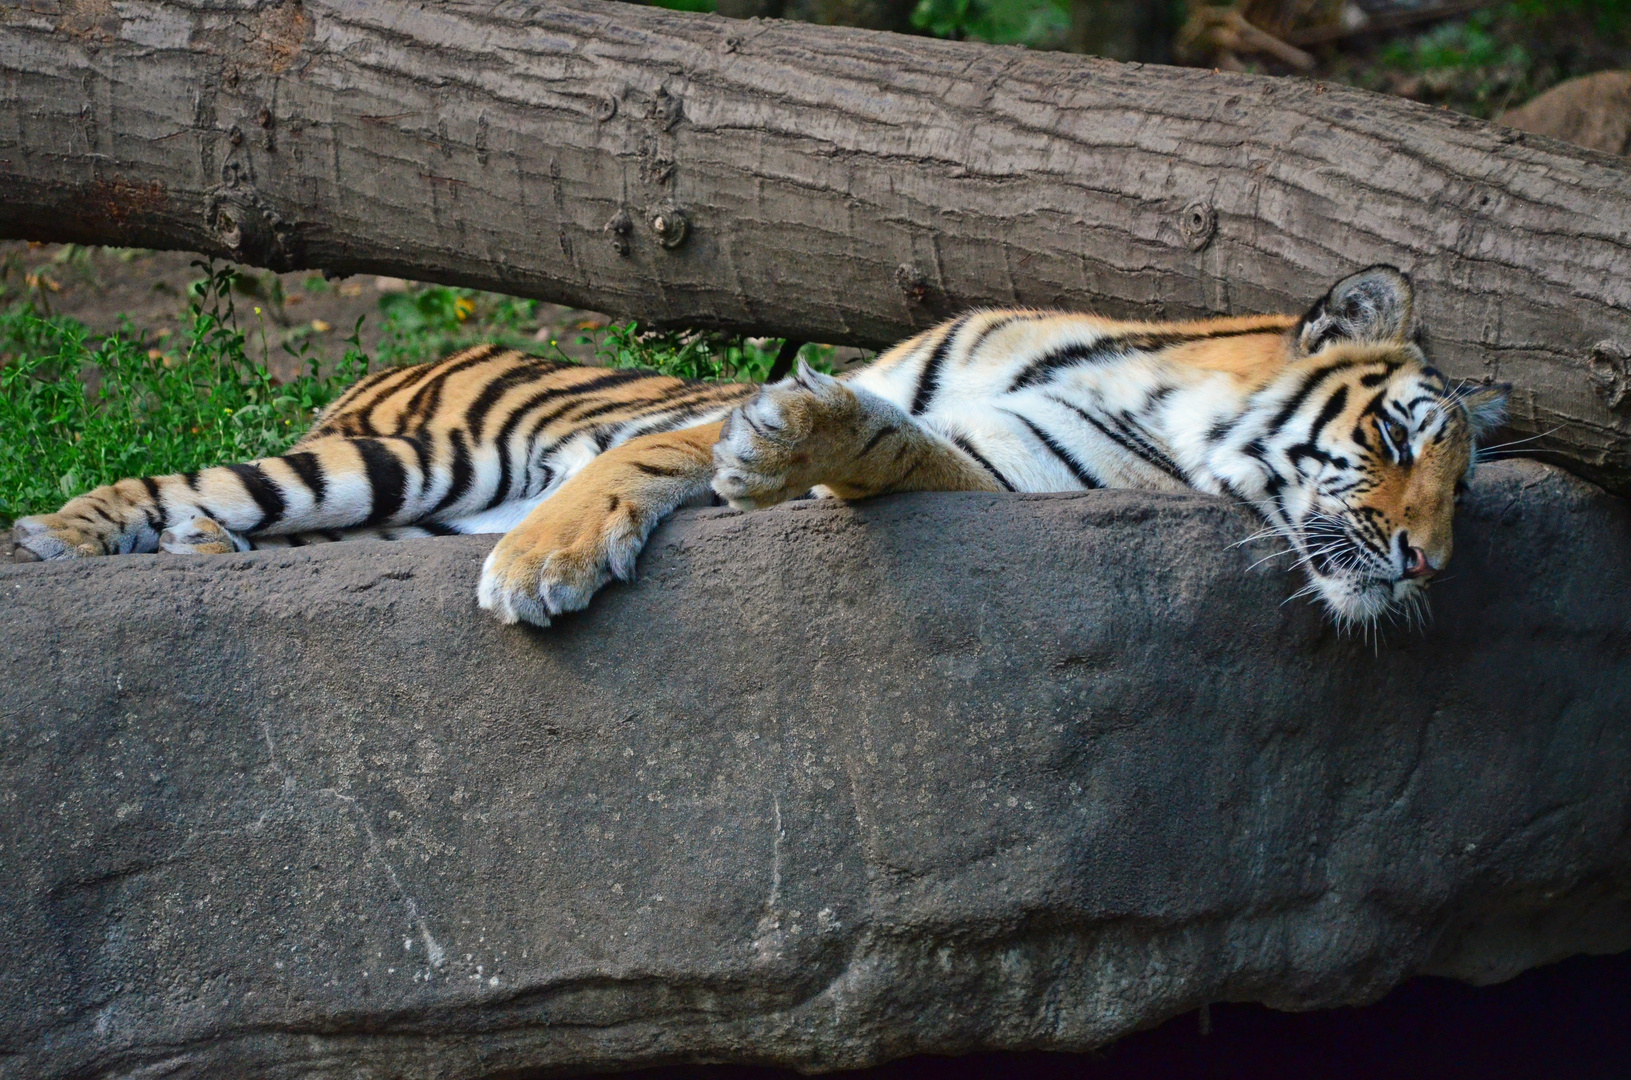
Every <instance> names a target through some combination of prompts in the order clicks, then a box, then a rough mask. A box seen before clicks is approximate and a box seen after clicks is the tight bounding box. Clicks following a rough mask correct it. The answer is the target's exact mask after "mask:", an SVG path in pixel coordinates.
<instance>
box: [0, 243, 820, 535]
mask: <svg viewBox="0 0 1631 1080" xmlns="http://www.w3.org/2000/svg"><path fill="white" fill-rule="evenodd" d="M198 265H199V266H200V268H201V269H202V270H203V271H204V277H203V278H202V279H201V280H200V281H199V282H197V283H195V285H194V286H193V287H192V288H191V289H190V290H189V296H190V303H189V308H188V318H187V320H186V324H185V327H184V329H183V332H182V333H181V334H178V335H174V336H173V337H171V338H170V339H168V340H167V341H166V342H165V344H166V345H167V346H168V348H165V349H159V348H151V347H149V346H148V345H147V344H146V342H147V341H148V340H149V335H147V334H145V333H144V332H143V331H141V330H140V329H139V328H137V327H134V326H130V325H129V324H128V323H127V324H126V326H125V327H124V329H122V330H121V331H120V332H119V333H115V334H111V335H108V336H106V337H101V338H97V337H95V336H94V335H92V333H91V332H90V331H89V330H88V329H87V328H86V327H85V326H84V325H82V324H80V323H78V322H76V321H74V320H73V319H69V318H64V317H61V316H53V315H49V314H46V313H42V312H41V311H39V310H37V309H36V308H35V307H34V306H33V305H32V304H29V303H21V304H16V305H14V306H12V307H11V308H9V309H8V310H5V311H3V312H0V432H3V433H4V435H3V437H0V527H9V526H10V524H11V521H13V520H15V519H16V518H17V517H20V516H22V515H24V514H36V513H43V512H47V511H51V510H55V509H56V508H57V507H59V506H61V505H62V503H63V502H65V501H66V500H68V499H70V498H72V497H73V496H75V495H78V494H81V493H83V492H86V491H89V490H91V489H92V488H94V487H97V486H99V485H101V484H107V483H112V482H113V481H115V480H119V479H122V478H124V477H127V476H150V475H160V474H164V473H173V472H186V471H189V470H192V469H198V468H203V467H206V466H210V465H218V464H222V463H226V462H235V461H248V460H251V459H254V458H259V457H266V456H269V455H272V454H278V453H281V452H282V451H284V450H286V449H287V448H288V447H289V446H291V445H292V444H293V443H294V442H295V441H296V440H297V439H299V438H300V436H301V435H302V434H303V433H304V432H305V430H306V429H307V427H309V426H310V424H311V422H312V419H313V417H314V416H315V415H316V413H317V411H318V410H319V409H321V408H322V407H323V406H324V405H326V404H328V403H329V402H330V401H332V400H334V398H335V397H337V396H338V395H339V393H340V392H341V391H342V390H344V389H345V388H346V387H347V386H349V385H350V384H351V383H353V382H355V381H356V379H357V378H359V377H360V376H361V375H362V374H364V373H365V372H366V371H368V370H370V368H371V367H372V368H376V369H377V368H380V367H385V366H391V365H396V364H406V363H418V362H420V361H423V360H429V359H434V358H436V357H439V356H442V355H445V354H446V353H448V352H450V351H452V350H454V349H456V348H458V347H460V346H462V345H465V344H469V343H470V342H471V341H473V340H483V341H485V340H499V341H501V342H504V343H506V344H523V343H524V346H525V347H531V348H533V349H538V348H540V346H539V345H538V343H535V342H533V341H532V340H531V338H530V336H527V335H524V334H522V333H521V328H522V327H524V326H527V325H528V324H529V323H530V321H531V319H532V315H533V304H534V302H533V301H530V300H519V299H516V298H514V297H501V296H495V295H493V294H490V293H477V292H473V291H471V290H466V289H449V288H443V287H440V286H433V287H430V288H426V289H423V290H420V291H418V292H404V293H395V294H388V295H386V296H385V297H383V298H382V299H381V317H382V318H383V319H384V320H385V335H384V337H383V338H382V339H381V342H380V345H379V348H378V350H377V355H376V356H375V357H372V358H371V357H369V356H368V355H367V354H365V353H364V352H363V350H362V348H361V346H360V345H359V343H358V333H357V331H356V330H353V332H352V336H351V337H350V338H349V339H348V341H349V345H348V348H347V349H346V352H345V354H344V357H343V359H342V360H341V361H340V362H339V364H338V366H337V367H336V368H335V369H334V370H331V371H323V370H321V368H320V366H319V364H318V363H317V361H316V359H315V358H312V357H311V356H310V355H309V349H310V346H309V344H308V343H306V342H304V341H298V340H297V341H295V342H292V343H290V344H287V345H285V346H284V348H285V349H286V350H287V351H288V352H289V353H290V354H292V355H293V356H295V357H297V358H299V359H300V360H301V361H302V364H301V367H302V368H303V370H304V374H302V375H300V376H299V377H298V378H295V379H293V380H291V381H288V382H279V381H278V380H277V379H275V378H273V377H272V376H271V374H270V373H269V372H268V371H267V365H266V363H265V361H266V357H261V358H259V359H256V358H255V357H253V356H251V355H250V354H249V350H248V349H247V348H246V343H245V336H244V333H243V331H242V330H240V329H239V327H238V322H237V319H238V311H237V309H236V306H235V304H234V301H233V297H234V292H235V291H241V290H239V289H238V286H239V283H240V277H241V275H239V274H237V273H236V272H235V271H233V270H231V269H217V268H216V267H214V266H213V265H205V264H203V263H200V264H198ZM359 327H360V323H359ZM549 345H550V346H552V347H554V351H555V352H556V353H557V354H559V353H560V350H559V347H558V343H557V342H550V343H549ZM780 347H781V342H780V341H777V340H774V339H771V340H769V341H762V342H758V343H755V342H753V341H749V340H743V339H740V338H733V337H728V336H724V335H719V334H706V333H695V332H691V333H672V332H670V333H645V332H641V331H640V329H639V327H638V326H636V325H635V324H634V323H626V324H621V325H613V326H611V327H609V328H607V330H606V331H605V333H604V334H603V336H601V337H600V338H599V339H598V341H596V350H597V358H598V360H599V362H600V363H602V364H604V365H606V366H609V367H622V368H648V369H652V370H656V371H660V372H663V373H665V374H669V375H676V376H679V377H682V378H688V379H709V380H721V379H728V380H749V379H751V380H763V379H764V377H765V375H766V374H767V373H768V372H769V370H770V365H771V364H772V363H773V362H774V361H775V358H776V354H777V352H778V350H779V349H780ZM544 351H545V352H548V351H549V349H545V350H544ZM830 352H831V350H830V349H826V348H824V347H822V346H814V345H809V346H805V348H804V353H803V355H804V356H805V358H806V360H808V361H809V362H811V363H812V364H813V365H814V366H815V367H817V368H818V369H821V370H828V371H830V370H831V364H830V362H829V355H830ZM563 358H564V355H563Z"/></svg>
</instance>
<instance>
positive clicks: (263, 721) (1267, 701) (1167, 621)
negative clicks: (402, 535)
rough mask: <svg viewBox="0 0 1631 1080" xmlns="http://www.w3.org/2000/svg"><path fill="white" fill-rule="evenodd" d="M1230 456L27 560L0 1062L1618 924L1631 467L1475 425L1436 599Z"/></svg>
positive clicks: (997, 1027)
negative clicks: (525, 560)
mask: <svg viewBox="0 0 1631 1080" xmlns="http://www.w3.org/2000/svg"><path fill="white" fill-rule="evenodd" d="M1254 528H1255V526H1254V525H1253V523H1252V522H1251V520H1250V519H1249V517H1248V516H1247V515H1246V514H1245V513H1244V512H1243V511H1241V510H1239V509H1238V508H1235V507H1232V506H1229V505H1227V504H1225V503H1221V502H1217V501H1214V500H1210V499H1205V498H1200V497H1170V496H1149V495H1137V494H1132V493H1127V492H1090V493H1085V494H1079V495H1059V496H989V495H972V494H971V495H935V496H913V497H896V498H891V499H885V500H879V501H877V502H874V503H870V504H862V505H858V506H850V507H846V506H841V505H834V504H827V503H816V502H806V503H801V504H795V505H792V506H789V507H784V508H781V509H778V510H772V511H766V512H761V513H755V514H737V513H733V512H730V511H720V510H715V511H694V512H689V513H686V514H682V515H681V516H680V517H679V518H677V519H676V520H675V521H673V522H672V523H670V524H669V525H667V526H665V527H664V529H663V530H662V531H660V532H659V533H658V534H657V535H656V537H655V538H654V541H653V544H652V546H651V548H650V550H649V551H648V553H647V556H646V557H645V558H644V559H643V561H642V563H641V570H642V580H641V581H640V582H639V583H638V584H636V585H634V586H618V587H614V588H612V589H610V590H608V591H607V592H606V593H605V594H604V595H603V596H602V597H601V598H600V599H599V600H598V601H597V602H596V604H595V606H594V607H593V609H592V610H590V611H589V612H587V613H586V614H584V615H582V616H579V617H576V618H573V619H571V620H568V621H566V622H564V623H563V624H561V625H559V626H558V627H556V628H555V629H552V630H549V631H539V632H533V631H527V630H521V629H514V628H504V627H500V626H499V625H497V624H496V623H495V622H494V621H493V620H491V619H489V618H486V617H484V616H483V615H481V614H480V613H479V612H478V611H477V609H476V607H475V601H474V582H475V578H476V573H477V568H478V566H479V563H480V560H481V558H482V556H483V554H484V552H485V551H486V549H487V548H488V546H489V545H490V540H489V539H483V538H468V539H459V540H446V541H419V542H412V543H402V544H395V545H387V544H374V543H355V544H344V545H336V546H333V547H325V548H316V549H303V550H296V551H285V552H266V553H257V554H253V555H242V556H219V557H198V558H193V559H185V560H183V559H176V558H170V557H164V556H134V557H127V558H121V559H106V560H94V561H86V562H81V563H72V564H43V565H33V566H17V567H7V568H3V569H0V595H3V596H4V598H5V607H4V614H3V615H0V639H3V648H0V662H3V664H4V667H3V671H0V674H3V682H0V881H3V883H4V884H3V885H0V1076H4V1077H7V1078H23V1077H28V1078H31V1080H32V1078H45V1077H69V1076H72V1077H93V1076H98V1077H100V1076H108V1077H113V1076H123V1077H137V1076H139V1077H158V1076H164V1077H204V1076H256V1077H297V1076H298V1077H334V1078H339V1077H347V1078H356V1077H380V1078H383V1077H409V1078H427V1080H428V1078H430V1077H437V1078H465V1077H498V1076H506V1077H508V1076H516V1075H523V1074H526V1073H527V1072H529V1071H530V1070H534V1069H544V1070H551V1071H571V1070H573V1069H586V1068H589V1067H594V1068H599V1069H606V1068H612V1067H619V1066H629V1065H635V1064H645V1063H653V1062H662V1061H675V1060H713V1061H723V1060H729V1061H754V1062H768V1063H778V1064H786V1065H794V1066H798V1067H801V1068H805V1069H829V1068H837V1067H840V1066H856V1065H862V1064H866V1063H870V1062H876V1061H879V1060H882V1059H885V1058H888V1057H892V1056H895V1055H902V1054H908V1053H913V1052H918V1051H932V1052H938V1053H956V1052H959V1051H964V1050H970V1049H975V1048H981V1047H1007V1048H1022V1047H1023V1048H1054V1049H1081V1048H1087V1047H1091V1046H1095V1045H1098V1044H1102V1043H1104V1042H1106V1041H1108V1040H1111V1039H1114V1038H1116V1037H1117V1036H1119V1035H1122V1034H1125V1033H1126V1032H1129V1031H1131V1030H1133V1029H1136V1028H1139V1027H1143V1026H1147V1025H1150V1024H1154V1023H1156V1022H1159V1021H1161V1020H1163V1019H1165V1018H1167V1017H1170V1016H1172V1015H1174V1014H1177V1013H1179V1012H1181V1011H1184V1010H1188V1009H1193V1008H1196V1007H1197V1006H1199V1005H1201V1004H1202V1003H1204V1002H1208V1001H1215V1000H1236V1001H1244V1000H1251V1001H1262V1002H1266V1003H1268V1004H1270V1005H1272V1006H1275V1007H1279V1008H1287V1009H1307V1008H1316V1007H1321V1006H1331V1005H1337V1004H1341V1003H1353V1002H1362V1001H1368V1000H1371V999H1374V998H1376V997H1378V996H1380V995H1381V994H1383V993H1384V992H1386V991H1387V990H1388V989H1389V988H1391V987H1392V986H1394V985H1396V984H1397V983H1398V982H1400V981H1401V980H1403V979H1406V978H1408V977H1410V976H1412V975H1414V974H1417V973H1421V972H1434V973H1439V974H1447V975H1453V976H1456V977H1459V978H1463V979H1470V980H1474V981H1493V980H1499V979H1503V978H1506V977H1508V976H1510V975H1512V974H1514V973H1516V972H1518V971H1520V970H1522V969H1524V968H1526V967H1528V966H1532V965H1535V964H1540V963H1545V962H1547V961H1550V960H1553V959H1556V958H1560V957H1562V956H1565V955H1568V954H1571V953H1574V952H1578V951H1597V952H1607V951H1617V950H1622V949H1627V948H1631V603H1628V598H1631V512H1628V509H1627V507H1626V505H1625V504H1623V503H1621V502H1619V501H1617V500H1615V499H1613V498H1611V497H1609V496H1606V495H1604V494H1603V493H1602V492H1601V491H1599V490H1598V489H1596V488H1593V487H1591V486H1590V485H1587V484H1585V483H1583V482H1582V481H1579V480H1576V479H1574V478H1572V477H1569V476H1568V475H1566V474H1563V473H1561V472H1557V471H1554V470H1551V469H1548V468H1545V467H1543V466H1538V465H1534V464H1528V463H1510V464H1503V465H1498V466H1492V467H1489V468H1487V469H1485V470H1484V471H1483V472H1481V474H1480V479H1479V481H1478V482H1477V483H1476V484H1475V486H1474V490H1473V492H1472V494H1471V496H1470V498H1469V505H1468V507H1467V510H1466V512H1465V513H1464V514H1463V517H1462V521H1461V523H1460V526H1459V528H1460V532H1459V537H1458V539H1459V550H1458V552H1457V554H1456V557H1455V562H1454V564H1453V567H1452V571H1451V573H1450V575H1449V579H1448V580H1445V581H1443V582H1442V583H1440V584H1439V585H1438V586H1436V587H1435V588H1434V590H1433V601H1434V603H1433V609H1434V614H1435V618H1434V621H1433V622H1432V623H1431V625H1429V626H1428V627H1427V629H1426V630H1425V631H1414V630H1410V629H1406V628H1403V627H1397V628H1393V629H1390V630H1388V631H1387V632H1386V633H1385V634H1384V635H1383V637H1382V640H1381V641H1380V643H1379V644H1378V643H1377V642H1375V641H1374V640H1373V641H1368V642H1367V641H1364V640H1359V639H1356V638H1354V637H1352V636H1349V637H1344V636H1343V635H1341V634H1339V633H1337V632H1336V631H1334V630H1333V629H1332V628H1331V627H1330V626H1328V625H1327V624H1326V623H1325V622H1324V621H1323V620H1322V618H1321V616H1320V614H1319V612H1318V611H1316V610H1315V609H1313V608H1311V607H1309V606H1307V602H1306V601H1304V600H1300V599H1299V600H1293V601H1291V602H1289V603H1284V604H1282V601H1284V600H1285V599H1286V598H1287V597H1288V596H1289V595H1290V594H1291V593H1292V592H1294V591H1296V589H1297V588H1298V587H1299V585H1300V582H1299V580H1298V579H1297V578H1296V577H1295V576H1294V575H1293V574H1291V573H1289V572H1287V571H1285V570H1284V569H1280V568H1277V567H1278V566H1279V565H1280V564H1283V563H1285V562H1288V561H1289V560H1287V559H1283V558H1282V559H1270V560H1269V561H1268V562H1266V563H1263V564H1261V565H1257V566H1255V567H1254V566H1253V564H1254V563H1256V562H1257V561H1258V560H1260V559H1262V558H1263V557H1264V556H1266V555H1268V554H1269V553H1270V552H1272V551H1273V550H1274V545H1272V544H1270V543H1268V542H1258V543H1254V544H1249V545H1246V546H1244V547H1238V548H1231V547H1230V544H1231V543H1232V542H1234V541H1235V540H1237V539H1239V538H1240V537H1242V536H1244V535H1246V534H1247V533H1249V532H1251V531H1253V530H1254Z"/></svg>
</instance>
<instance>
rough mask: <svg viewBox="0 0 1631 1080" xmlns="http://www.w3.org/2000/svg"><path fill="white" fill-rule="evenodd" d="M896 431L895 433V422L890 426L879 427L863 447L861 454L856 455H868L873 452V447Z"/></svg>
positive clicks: (860, 456)
mask: <svg viewBox="0 0 1631 1080" xmlns="http://www.w3.org/2000/svg"><path fill="white" fill-rule="evenodd" d="M894 433H895V426H894V425H893V424H890V425H888V426H885V427H881V428H879V429H878V432H877V434H875V435H873V436H872V438H870V439H868V440H867V443H866V445H865V446H863V447H861V452H860V453H859V454H856V455H855V456H856V457H858V458H863V457H866V456H867V455H868V454H870V453H871V452H872V448H873V447H875V446H877V445H878V444H879V443H880V442H882V441H883V440H884V439H886V438H887V437H889V436H890V435H893V434H894Z"/></svg>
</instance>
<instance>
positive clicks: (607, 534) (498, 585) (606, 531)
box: [476, 491, 656, 626]
mask: <svg viewBox="0 0 1631 1080" xmlns="http://www.w3.org/2000/svg"><path fill="white" fill-rule="evenodd" d="M565 494H567V492H564V491H563V492H561V493H559V494H557V495H556V496H555V497H554V498H552V499H550V500H549V501H547V502H545V503H544V504H543V505H542V506H540V507H539V508H538V509H537V510H534V511H533V512H532V514H531V515H530V516H528V518H527V519H526V520H525V521H523V522H522V523H521V524H520V525H517V526H516V527H515V528H513V529H511V530H510V531H509V532H507V533H505V534H504V537H503V539H501V540H500V541H499V542H498V546H496V547H494V548H493V550H492V553H491V554H489V555H488V556H487V561H486V562H485V563H483V564H482V568H481V585H480V586H479V587H478V589H477V590H476V602H477V603H479V604H480V605H481V607H482V608H484V609H485V610H487V611H491V612H492V613H493V614H494V615H496V616H498V620H499V621H500V622H502V623H506V624H511V623H516V622H529V623H532V624H533V625H534V626H548V625H549V620H550V617H551V616H553V615H559V614H561V613H562V612H567V611H581V610H582V609H583V608H586V607H588V606H589V601H590V599H591V598H592V597H593V596H594V595H595V593H596V592H597V591H598V590H599V589H600V587H601V586H603V585H605V584H606V583H607V582H608V581H610V580H612V578H617V579H619V580H620V581H629V580H632V579H633V577H634V561H635V559H636V558H637V557H638V556H639V554H640V549H641V548H642V547H644V546H645V542H646V536H647V534H649V533H650V532H651V528H652V526H653V525H655V524H656V520H655V516H654V515H647V514H645V513H643V512H642V511H641V510H640V509H639V508H638V507H636V506H633V505H630V504H629V503H627V502H622V501H620V500H619V499H617V498H616V497H615V496H612V497H609V498H607V499H605V500H604V501H601V502H600V503H599V504H598V506H597V507H595V511H596V512H590V508H588V507H584V506H575V505H573V503H572V501H570V500H567V501H566V505H561V506H554V505H553V504H555V503H556V501H557V500H559V499H561V496H562V495H565ZM552 510H553V512H551V511H552ZM648 518H650V519H651V520H648Z"/></svg>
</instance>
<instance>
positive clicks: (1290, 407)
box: [1268, 360, 1354, 433]
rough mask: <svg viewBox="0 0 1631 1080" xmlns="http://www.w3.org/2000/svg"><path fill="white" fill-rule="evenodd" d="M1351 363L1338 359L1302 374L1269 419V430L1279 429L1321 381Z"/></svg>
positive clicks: (1351, 363) (1349, 365) (1351, 362)
mask: <svg viewBox="0 0 1631 1080" xmlns="http://www.w3.org/2000/svg"><path fill="white" fill-rule="evenodd" d="M1353 364H1354V361H1352V360H1338V361H1336V362H1335V363H1332V364H1323V365H1321V366H1320V367H1317V368H1315V369H1314V370H1313V371H1310V372H1309V373H1308V374H1307V375H1305V376H1303V381H1302V382H1301V383H1300V384H1299V385H1298V387H1297V390H1296V392H1295V393H1293V394H1292V395H1291V396H1290V397H1289V398H1287V399H1286V403H1285V404H1284V405H1282V406H1280V411H1279V412H1277V413H1275V414H1274V419H1273V420H1270V421H1269V426H1268V430H1269V432H1271V433H1272V432H1276V431H1279V430H1280V428H1281V427H1282V426H1283V425H1284V424H1285V422H1286V421H1287V420H1290V419H1291V417H1292V415H1293V414H1294V413H1296V411H1297V410H1298V409H1300V408H1302V407H1303V403H1304V402H1306V401H1307V400H1308V398H1309V395H1311V394H1312V393H1313V392H1314V391H1315V390H1317V389H1319V387H1320V384H1321V383H1323V382H1324V381H1325V380H1326V379H1329V378H1330V377H1331V376H1332V375H1334V374H1336V373H1337V372H1339V371H1343V370H1345V369H1347V368H1349V367H1352V366H1353Z"/></svg>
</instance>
